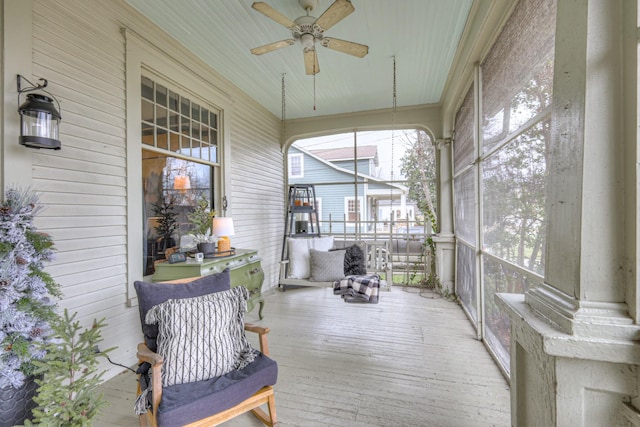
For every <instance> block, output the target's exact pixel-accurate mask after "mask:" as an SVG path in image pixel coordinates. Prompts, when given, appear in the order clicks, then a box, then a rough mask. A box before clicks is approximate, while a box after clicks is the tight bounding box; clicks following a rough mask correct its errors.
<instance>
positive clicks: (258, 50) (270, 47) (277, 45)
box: [251, 39, 296, 55]
mask: <svg viewBox="0 0 640 427" xmlns="http://www.w3.org/2000/svg"><path fill="white" fill-rule="evenodd" d="M295 43H296V41H295V40H294V39H286V40H280V41H279V42H274V43H269V44H266V45H264V46H260V47H254V48H253V49H251V53H253V54H254V55H262V54H263V53H269V52H273V51H274V50H278V49H282V48H283V47H287V46H291V45H293V44H295Z"/></svg>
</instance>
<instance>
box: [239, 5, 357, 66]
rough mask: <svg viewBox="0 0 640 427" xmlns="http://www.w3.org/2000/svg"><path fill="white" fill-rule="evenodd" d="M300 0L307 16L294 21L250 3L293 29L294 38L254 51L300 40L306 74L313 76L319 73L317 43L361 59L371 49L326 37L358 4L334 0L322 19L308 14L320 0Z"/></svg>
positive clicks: (260, 53) (270, 49) (266, 49)
mask: <svg viewBox="0 0 640 427" xmlns="http://www.w3.org/2000/svg"><path fill="white" fill-rule="evenodd" d="M298 3H300V6H302V8H303V9H304V10H306V11H307V14H306V15H305V16H300V17H299V18H296V19H295V20H293V21H292V20H291V19H289V18H287V17H286V16H284V15H283V14H281V13H280V12H278V11H277V10H275V9H274V8H272V7H271V6H269V5H268V4H267V3H265V2H261V1H260V2H255V3H253V4H252V5H251V7H252V8H254V9H255V10H257V11H258V12H260V13H262V14H263V15H265V16H266V17H268V18H271V19H273V20H274V21H276V22H277V23H278V24H280V25H284V26H285V27H287V28H288V29H289V30H290V31H291V35H292V37H293V38H291V39H286V40H281V41H278V42H274V43H270V44H267V45H264V46H260V47H256V48H253V49H251V53H253V54H254V55H262V54H264V53H268V52H273V51H274V50H277V49H281V48H283V47H287V46H291V45H293V44H295V43H296V42H297V41H300V44H302V47H303V52H304V67H305V70H306V73H307V74H310V75H313V74H317V73H319V72H320V65H319V64H318V55H317V54H316V42H318V43H319V44H321V45H322V46H324V47H328V48H329V49H333V50H337V51H338V52H342V53H346V54H348V55H353V56H357V57H358V58H362V57H364V56H365V55H366V54H367V53H368V52H369V47H368V46H365V45H363V44H359V43H354V42H350V41H346V40H340V39H334V38H331V37H325V36H324V32H325V31H327V30H328V29H329V28H331V27H333V26H334V25H336V24H337V23H338V22H340V21H342V20H343V19H344V18H346V17H347V16H349V15H350V14H351V13H353V11H354V10H355V7H353V4H351V1H349V0H335V1H334V2H333V4H332V5H331V6H329V8H328V9H327V10H325V11H324V13H323V14H322V15H321V16H320V17H319V18H315V17H313V16H311V15H309V12H311V11H312V10H313V9H314V8H315V7H316V6H317V5H318V0H298Z"/></svg>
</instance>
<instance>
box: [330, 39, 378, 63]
mask: <svg viewBox="0 0 640 427" xmlns="http://www.w3.org/2000/svg"><path fill="white" fill-rule="evenodd" d="M322 46H324V47H328V48H329V49H333V50H337V51H338V52H342V53H346V54H347V55H353V56H357V57H358V58H363V57H364V56H365V55H366V54H367V53H369V46H367V45H364V44H360V43H354V42H348V41H346V40H340V39H333V38H331V37H324V38H323V39H322Z"/></svg>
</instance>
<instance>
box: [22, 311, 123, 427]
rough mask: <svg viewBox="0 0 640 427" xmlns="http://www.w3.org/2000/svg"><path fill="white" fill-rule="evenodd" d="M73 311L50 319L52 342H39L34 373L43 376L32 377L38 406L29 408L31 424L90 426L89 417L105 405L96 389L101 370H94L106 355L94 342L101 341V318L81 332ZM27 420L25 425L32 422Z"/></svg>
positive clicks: (70, 426)
mask: <svg viewBox="0 0 640 427" xmlns="http://www.w3.org/2000/svg"><path fill="white" fill-rule="evenodd" d="M76 315H77V313H75V314H74V315H73V316H69V312H68V311H67V310H65V311H64V316H63V317H59V318H58V320H56V321H54V322H53V329H54V331H55V338H56V341H55V342H50V343H46V344H43V345H42V347H43V350H44V351H45V352H46V355H45V357H44V358H43V359H42V360H37V361H35V362H34V364H35V365H36V373H37V374H41V375H42V376H43V377H41V378H39V379H37V380H36V382H37V383H38V384H39V388H38V393H37V395H36V396H35V397H34V398H33V400H34V402H35V403H36V404H37V405H38V406H37V407H35V408H34V409H33V422H34V424H35V425H43V426H60V427H62V426H64V427H76V426H77V427H81V426H87V425H91V420H92V419H93V418H94V417H95V416H97V415H98V414H99V412H100V410H101V409H102V408H103V407H104V406H105V405H106V404H107V401H106V400H105V399H104V395H103V394H102V393H100V392H99V390H98V386H99V385H100V382H101V379H102V376H103V375H104V371H99V370H98V364H99V362H98V357H107V358H108V356H107V355H106V353H108V352H110V351H112V350H113V348H110V349H108V350H104V351H101V350H100V348H99V347H98V344H99V343H100V342H101V341H102V335H101V329H102V327H103V326H105V325H106V324H105V323H104V319H102V320H100V321H96V320H94V321H93V324H92V325H91V327H89V328H87V329H84V330H83V331H81V329H82V328H81V326H80V322H78V321H76V320H75V317H76ZM34 424H32V423H31V422H29V421H28V420H27V421H26V423H25V425H26V426H32V425H34Z"/></svg>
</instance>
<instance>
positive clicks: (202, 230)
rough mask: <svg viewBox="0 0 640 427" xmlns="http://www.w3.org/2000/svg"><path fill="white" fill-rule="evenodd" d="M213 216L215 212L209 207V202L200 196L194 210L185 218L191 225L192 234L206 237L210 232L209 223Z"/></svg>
mask: <svg viewBox="0 0 640 427" xmlns="http://www.w3.org/2000/svg"><path fill="white" fill-rule="evenodd" d="M215 216H216V211H215V210H213V209H211V208H210V207H209V200H207V198H206V197H205V196H202V197H201V198H200V199H199V200H198V205H197V206H196V208H195V210H194V211H193V212H191V213H190V214H188V215H187V218H189V221H191V224H193V227H194V228H193V232H194V233H195V234H196V235H206V234H208V233H210V232H211V222H212V221H213V218H214V217H215Z"/></svg>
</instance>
